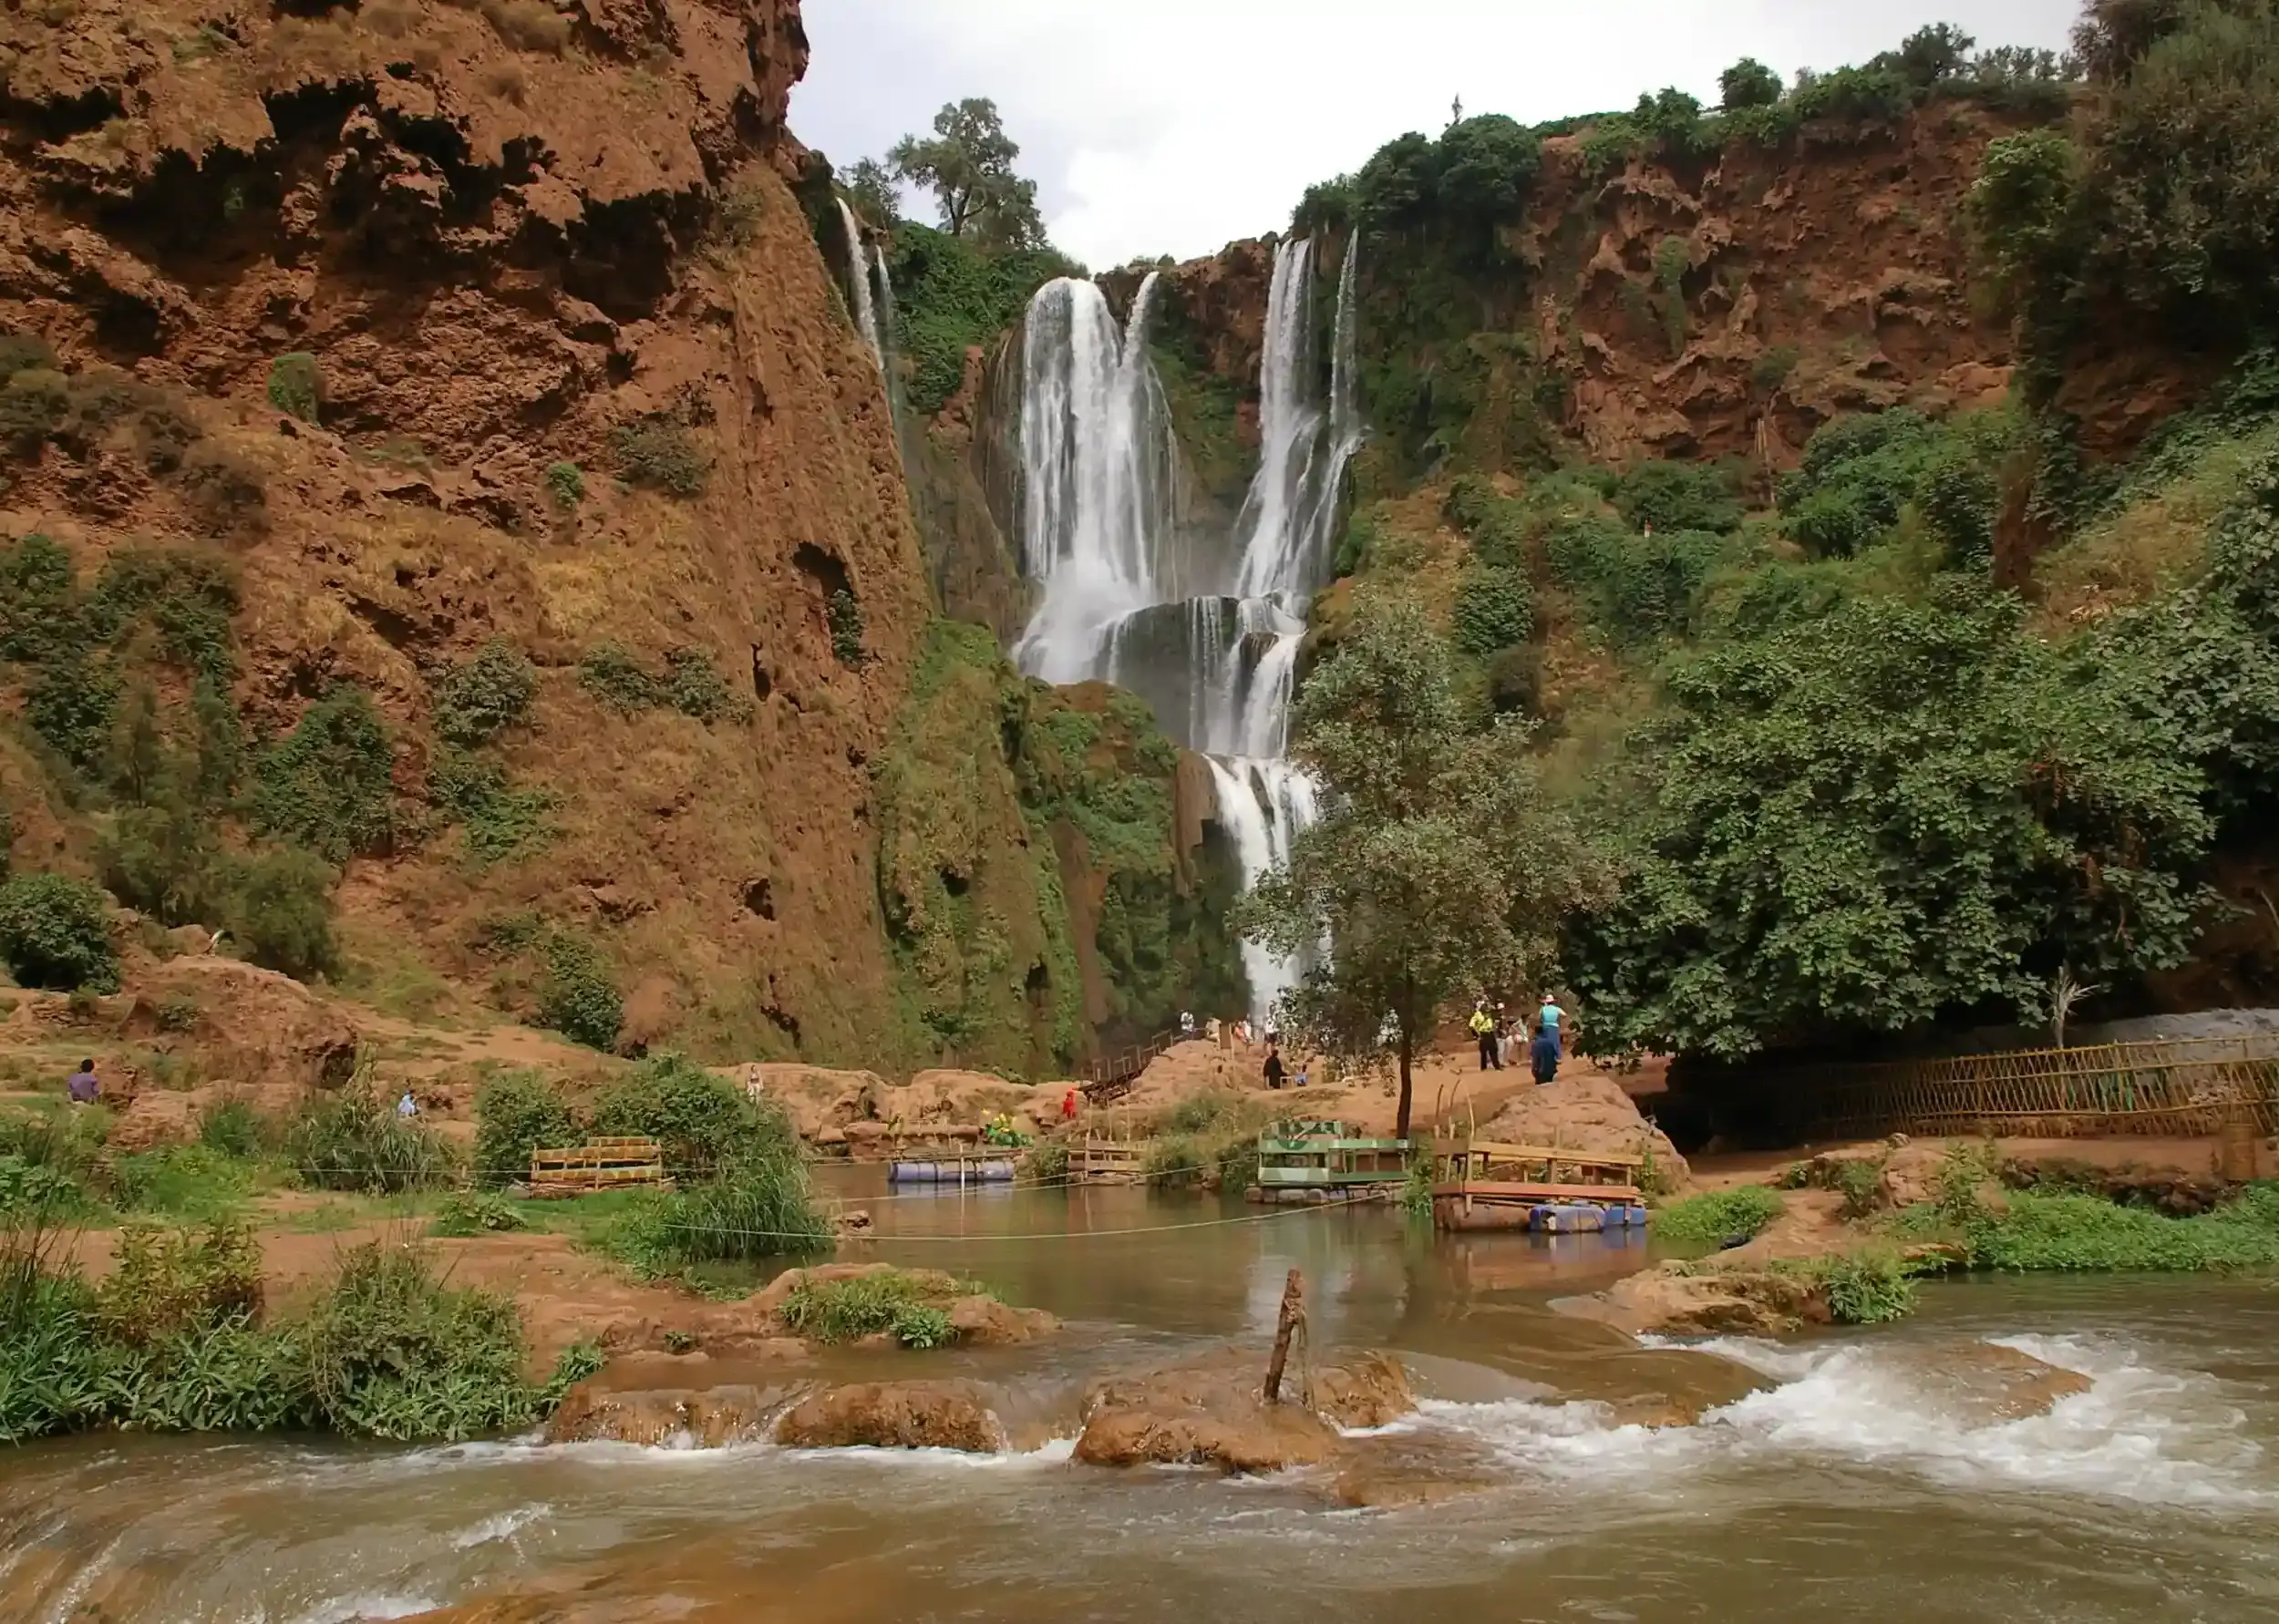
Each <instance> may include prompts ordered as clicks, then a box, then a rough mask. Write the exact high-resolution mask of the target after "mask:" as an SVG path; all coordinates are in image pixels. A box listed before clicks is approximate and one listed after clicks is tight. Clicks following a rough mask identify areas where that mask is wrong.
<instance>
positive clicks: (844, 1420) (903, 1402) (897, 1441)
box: [775, 1382, 1005, 1454]
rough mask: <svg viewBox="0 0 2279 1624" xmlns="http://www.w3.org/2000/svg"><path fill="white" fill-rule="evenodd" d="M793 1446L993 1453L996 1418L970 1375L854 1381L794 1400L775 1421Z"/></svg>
mask: <svg viewBox="0 0 2279 1624" xmlns="http://www.w3.org/2000/svg"><path fill="white" fill-rule="evenodd" d="M775 1437H776V1442H777V1443H779V1444H786V1445H788V1446H789V1447H792V1448H796V1449H955V1450H962V1451H964V1453H966V1454H996V1453H997V1452H998V1451H1000V1450H1002V1449H1004V1448H1005V1426H1004V1424H1002V1423H1001V1422H999V1421H998V1419H997V1415H996V1412H995V1410H993V1409H992V1408H991V1407H990V1404H989V1398H988V1395H987V1393H985V1391H984V1390H983V1389H982V1388H980V1387H979V1386H977V1385H975V1383H973V1382H852V1383H850V1384H849V1385H847V1386H844V1387H831V1388H827V1389H825V1390H824V1391H823V1392H821V1393H810V1394H809V1395H808V1396H807V1397H806V1398H804V1399H801V1400H800V1401H799V1403H796V1404H794V1405H793V1406H792V1407H791V1408H790V1409H789V1410H787V1411H786V1412H784V1414H783V1418H782V1419H781V1420H780V1421H779V1422H778V1423H777V1424H776V1432H775Z"/></svg>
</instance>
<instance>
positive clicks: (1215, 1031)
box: [1179, 1011, 1279, 1049]
mask: <svg viewBox="0 0 2279 1624" xmlns="http://www.w3.org/2000/svg"><path fill="white" fill-rule="evenodd" d="M1200 1030H1201V1036H1202V1037H1203V1039H1204V1040H1205V1041H1206V1042H1209V1043H1216V1044H1217V1045H1218V1046H1219V1047H1220V1048H1222V1049H1231V1048H1232V1047H1233V1046H1234V1045H1235V1044H1237V1043H1240V1044H1242V1045H1243V1048H1245V1049H1247V1048H1249V1047H1250V1046H1251V1045H1252V1044H1253V1043H1255V1042H1257V1041H1258V1036H1259V1034H1258V1033H1256V1032H1255V1031H1253V1029H1252V1026H1251V1023H1250V1017H1249V1016H1247V1015H1241V1016H1237V1017H1236V1018H1235V1019H1233V1020H1232V1021H1222V1020H1220V1019H1219V1017H1218V1016H1216V1015H1211V1016H1207V1017H1206V1018H1205V1019H1204V1020H1203V1022H1202V1024H1201V1029H1200ZM1197 1031H1198V1028H1197V1026H1196V1023H1195V1017H1194V1014H1193V1012H1191V1011H1182V1012H1181V1014H1180V1017H1179V1035H1180V1037H1181V1039H1182V1040H1184V1041H1187V1042H1192V1041H1193V1040H1194V1038H1195V1036H1196V1035H1197ZM1278 1037H1279V1034H1278V1033H1276V1032H1275V1031H1274V1028H1273V1027H1272V1026H1269V1027H1267V1028H1266V1031H1265V1038H1266V1042H1267V1043H1274V1042H1276V1041H1277V1039H1278Z"/></svg>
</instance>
